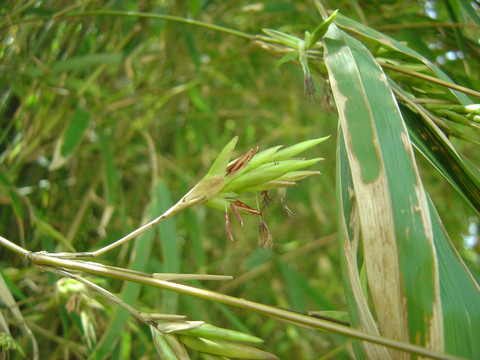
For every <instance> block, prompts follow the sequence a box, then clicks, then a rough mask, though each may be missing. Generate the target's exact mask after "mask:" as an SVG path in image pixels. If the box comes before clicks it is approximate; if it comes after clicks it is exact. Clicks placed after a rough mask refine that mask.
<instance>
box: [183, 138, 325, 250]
mask: <svg viewBox="0 0 480 360" xmlns="http://www.w3.org/2000/svg"><path fill="white" fill-rule="evenodd" d="M327 138H328V137H323V138H319V139H314V140H307V141H304V142H301V143H298V144H296V145H293V146H290V147H287V148H284V149H282V147H281V146H275V147H272V148H269V149H267V150H264V151H261V152H258V147H257V148H254V149H251V150H249V151H248V152H247V153H245V154H244V155H242V156H240V157H239V158H237V159H235V160H233V161H229V160H230V157H231V154H232V152H233V149H234V147H235V145H236V142H237V139H238V138H237V137H235V138H233V139H232V140H231V141H230V142H229V143H228V144H227V145H226V146H225V148H224V149H223V150H222V151H221V152H220V154H219V156H218V157H217V159H216V160H215V162H214V163H213V165H212V167H211V168H210V170H209V171H208V173H207V175H206V176H205V177H204V178H203V179H202V180H201V181H200V182H199V183H198V184H197V185H196V186H195V187H194V189H196V190H195V191H194V193H195V196H196V197H202V198H203V199H204V200H205V203H206V205H207V206H210V207H212V208H215V209H218V210H222V211H224V212H225V225H226V228H227V233H228V236H229V237H230V239H232V240H233V236H232V233H231V228H230V215H229V214H230V213H233V214H234V215H235V216H236V218H237V219H238V221H239V223H240V224H241V225H243V219H242V216H241V215H242V214H243V215H258V216H260V218H262V216H263V215H264V214H263V213H262V212H261V211H260V210H259V209H256V208H254V207H252V206H249V205H247V204H245V203H244V202H243V201H241V200H240V198H243V197H245V196H244V195H245V194H246V193H256V192H261V193H262V194H263V200H264V203H267V202H268V200H272V199H271V198H270V197H269V196H268V191H269V190H271V189H276V188H285V187H289V186H296V185H297V181H298V180H301V179H304V178H306V177H308V176H310V175H316V174H319V172H318V171H312V170H302V169H304V168H306V167H308V166H311V165H313V164H315V163H317V162H318V161H320V160H323V159H322V158H315V159H309V160H305V159H297V158H294V156H296V155H298V154H299V153H301V152H303V151H305V150H307V149H309V148H311V147H313V146H315V145H317V144H319V143H321V142H323V141H325V140H326V139H327ZM212 179H214V180H212ZM202 183H205V184H210V183H213V184H215V185H216V186H214V187H208V186H203V185H202ZM199 189H201V190H202V191H204V193H203V194H202V193H201V192H199ZM192 191H193V189H192ZM187 195H188V194H187ZM187 200H188V198H187ZM282 206H284V208H285V209H286V211H287V213H288V214H289V216H292V213H291V212H290V211H289V210H287V209H288V207H286V205H284V202H283V199H282ZM265 211H266V212H268V208H267V207H266V209H265ZM267 215H268V214H267ZM259 244H260V246H261V247H263V248H265V247H271V244H272V239H271V234H270V232H269V231H268V227H267V225H266V223H265V222H264V221H263V220H262V219H261V220H260V225H259Z"/></svg>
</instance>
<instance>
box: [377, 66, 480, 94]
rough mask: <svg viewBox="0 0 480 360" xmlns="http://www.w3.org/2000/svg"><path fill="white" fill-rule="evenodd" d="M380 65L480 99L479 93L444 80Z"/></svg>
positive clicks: (396, 67) (397, 67)
mask: <svg viewBox="0 0 480 360" xmlns="http://www.w3.org/2000/svg"><path fill="white" fill-rule="evenodd" d="M380 64H381V65H382V67H383V68H386V69H390V70H394V71H397V72H400V73H403V74H406V75H410V76H414V77H416V78H419V79H422V80H426V81H430V82H432V83H434V84H437V85H440V86H445V87H447V88H450V89H453V90H458V91H461V92H463V93H465V94H468V95H471V96H475V97H477V98H480V92H478V91H475V90H472V89H469V88H466V87H464V86H461V85H457V84H454V83H451V82H448V81H444V80H441V79H438V78H436V77H433V76H429V75H425V74H422V73H419V72H416V71H410V70H405V69H402V68H401V67H399V66H395V65H391V64H387V63H385V62H381V63H380Z"/></svg>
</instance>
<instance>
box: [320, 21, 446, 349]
mask: <svg viewBox="0 0 480 360" xmlns="http://www.w3.org/2000/svg"><path fill="white" fill-rule="evenodd" d="M330 29H331V31H329V33H328V37H326V38H325V50H326V52H325V63H326V65H327V69H328V72H329V78H330V83H331V84H332V91H333V94H334V97H335V101H336V104H337V109H338V112H339V116H340V126H341V128H342V135H343V139H342V140H343V141H344V143H345V149H346V155H347V156H346V158H347V161H348V163H349V166H350V170H351V174H352V183H353V188H352V189H350V191H351V194H350V195H349V196H354V197H355V201H356V206H357V208H358V221H359V225H358V230H356V231H355V232H353V234H352V235H353V236H354V237H355V236H359V235H360V234H361V239H362V245H363V252H364V261H365V267H366V272H367V278H368V287H369V290H370V294H371V298H372V301H373V304H374V308H375V313H376V317H377V319H376V320H377V321H378V326H379V330H380V334H382V335H384V336H387V337H391V338H395V339H397V340H402V341H405V342H412V343H416V344H418V345H422V346H425V347H427V348H430V349H435V350H437V351H443V322H442V312H441V301H440V289H439V278H438V264H437V259H436V256H435V249H434V246H433V237H432V228H431V224H430V221H429V210H428V204H427V201H426V197H425V193H424V191H423V187H422V184H421V181H420V177H419V174H418V171H417V168H416V165H415V160H414V156H413V150H412V148H411V146H410V141H409V138H408V134H407V130H406V127H405V125H404V123H403V119H402V116H401V113H400V110H399V108H398V105H397V103H396V100H395V98H394V96H393V93H392V91H391V89H390V88H389V86H388V82H387V79H386V77H385V75H384V74H383V72H382V69H381V68H380V66H379V65H378V63H376V61H375V59H374V58H373V56H372V55H371V53H370V52H369V51H368V50H367V49H366V48H365V47H364V46H363V45H362V44H361V43H360V42H358V41H357V40H355V39H353V38H352V37H350V36H349V35H347V34H345V33H343V32H341V31H340V30H338V28H336V27H335V26H334V25H332V26H331V27H330ZM339 181H340V187H341V188H342V187H344V186H346V187H347V188H348V184H344V183H343V182H342V181H341V180H339ZM344 226H350V224H348V223H346V224H345V225H344ZM345 241H347V240H345ZM366 350H367V351H368V349H366ZM390 354H391V356H392V357H394V358H404V357H405V354H401V353H398V352H396V351H390ZM367 355H368V356H369V355H370V354H368V352H367Z"/></svg>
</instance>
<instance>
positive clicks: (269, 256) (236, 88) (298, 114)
mask: <svg viewBox="0 0 480 360" xmlns="http://www.w3.org/2000/svg"><path fill="white" fill-rule="evenodd" d="M323 3H324V5H325V7H326V8H328V9H335V8H339V9H340V11H341V12H343V13H344V14H346V15H348V16H351V17H353V18H356V19H364V20H366V21H367V22H368V24H369V25H370V26H374V27H375V26H378V27H379V29H382V28H381V26H384V27H383V29H384V30H385V31H386V32H387V33H388V34H389V35H391V36H393V37H396V38H397V39H398V40H405V41H409V45H410V46H411V47H413V48H416V49H417V50H418V51H420V52H422V51H423V52H422V53H423V54H424V55H425V56H427V57H429V58H430V59H431V60H433V61H439V62H442V61H443V60H445V59H446V58H445V54H446V52H447V51H449V49H455V46H456V45H455V43H454V42H452V39H454V38H455V34H454V33H453V32H451V31H447V30H445V31H444V32H443V33H442V34H441V35H442V36H441V37H438V31H437V30H436V29H435V28H422V29H421V30H418V29H415V28H413V29H412V28H409V27H403V26H402V24H411V23H421V22H428V21H431V20H432V19H431V18H429V17H428V16H427V14H426V10H427V9H428V6H429V5H428V4H427V5H428V6H427V5H426V4H424V3H421V2H416V1H407V2H406V3H405V2H402V5H401V7H400V5H398V4H397V3H396V2H392V1H378V2H357V1H344V2H340V3H338V2H330V3H328V2H323ZM428 3H429V4H433V5H435V2H428ZM433 5H432V6H433ZM437 5H438V4H437ZM1 8H2V16H1V18H2V20H1V21H0V41H1V44H0V59H1V64H0V77H1V82H0V91H1V104H0V105H1V118H0V122H1V135H0V174H1V176H0V180H1V185H0V186H1V187H0V234H2V236H4V237H6V238H8V239H10V240H12V241H14V242H16V243H17V244H19V245H21V246H23V247H25V248H26V249H28V250H32V251H39V250H43V249H44V250H47V251H71V250H73V249H75V250H77V251H87V250H94V249H97V248H99V247H101V246H102V245H106V244H108V243H111V242H113V241H114V240H117V239H119V238H120V237H122V236H123V235H125V234H127V233H128V232H130V231H132V230H134V229H135V228H137V227H138V226H140V225H141V224H142V222H145V220H147V219H149V218H152V217H153V216H154V215H155V213H152V211H153V210H152V209H155V210H158V211H159V212H158V213H157V214H156V215H159V214H160V212H161V211H164V210H166V209H167V208H168V207H169V206H170V205H172V204H173V203H174V202H176V201H177V200H178V199H179V198H181V197H182V196H183V195H184V194H185V193H186V192H187V191H188V190H189V189H190V187H191V186H193V185H194V184H195V182H196V181H198V180H199V179H200V178H201V177H202V176H203V175H204V174H205V172H206V171H207V170H208V168H209V166H210V164H211V162H212V161H213V159H214V158H215V156H216V154H217V153H218V151H220V150H221V149H222V147H223V146H224V145H225V144H226V143H227V142H228V141H229V140H230V139H231V138H232V137H234V136H236V135H238V136H239V142H238V144H237V147H236V152H235V154H234V156H239V155H241V154H243V153H244V152H246V151H247V150H249V149H250V148H252V147H255V146H256V145H258V146H259V147H260V149H265V148H267V147H270V146H274V145H278V144H284V145H292V144H294V143H296V142H299V141H303V140H306V139H311V138H316V137H322V136H326V135H332V137H331V138H330V139H329V140H328V141H326V142H324V143H322V144H321V145H319V146H317V147H315V148H313V149H311V150H309V151H308V153H307V154H305V156H308V157H309V158H313V157H318V156H320V157H324V158H325V161H323V162H321V163H319V164H317V165H316V166H315V169H317V170H320V171H321V172H322V175H320V176H314V177H311V178H308V179H306V180H303V181H301V182H300V186H299V187H296V188H291V189H288V191H287V193H286V197H285V200H286V202H287V204H288V206H289V208H290V209H291V210H292V211H293V212H294V213H295V214H296V215H297V216H298V217H297V218H295V219H292V218H289V217H288V216H287V214H286V213H285V212H284V210H283V209H282V207H281V205H280V204H279V203H277V204H271V206H270V216H269V218H268V226H269V229H270V231H271V233H272V235H273V238H274V246H273V249H272V251H267V250H261V249H259V248H258V246H257V234H258V222H257V219H256V218H254V217H251V218H248V217H244V220H245V225H244V226H243V227H241V226H240V225H239V224H238V222H237V221H236V219H234V218H233V219H232V232H233V235H234V237H235V241H234V242H231V241H230V240H229V239H228V236H227V234H226V231H225V220H224V214H223V213H222V212H219V211H216V210H213V209H210V208H206V207H204V206H195V207H194V208H191V209H188V210H186V211H184V212H183V213H180V214H178V215H176V216H175V217H174V218H173V219H171V220H169V221H168V222H166V223H164V224H161V225H159V226H158V228H157V229H156V230H152V231H151V236H154V242H155V243H154V244H155V245H154V246H153V247H152V248H151V249H150V248H149V249H148V252H147V255H146V256H145V257H144V258H143V259H141V260H142V261H141V263H142V266H141V269H139V270H144V271H147V272H164V271H166V272H181V273H215V274H227V275H232V276H234V277H235V279H234V280H233V281H229V282H224V283H216V282H208V283H207V282H205V283H203V284H198V283H195V284H196V285H199V286H205V287H206V288H208V289H211V290H214V291H219V292H222V293H226V294H229V295H232V296H237V297H242V298H246V299H249V300H253V301H257V302H261V303H266V304H270V305H274V306H279V307H285V308H291V309H294V310H298V311H307V310H338V311H346V304H345V300H344V295H343V286H342V279H341V270H340V266H339V259H338V252H339V249H338V245H337V241H336V229H337V225H336V207H335V156H336V132H337V116H336V114H335V112H334V110H333V107H332V106H331V101H332V100H331V98H330V95H329V90H328V86H329V85H328V83H327V82H326V79H325V78H323V76H322V75H321V74H322V73H321V71H318V69H317V68H316V66H317V65H316V64H315V63H314V64H313V66H312V72H313V74H314V80H315V86H316V90H317V92H316V98H315V102H311V101H309V100H308V99H307V98H306V97H305V96H304V89H303V86H304V84H303V73H302V71H301V68H300V67H299V66H298V65H297V64H294V63H285V64H283V65H282V66H280V67H278V66H277V61H278V59H279V56H278V55H277V54H270V53H268V52H267V51H265V50H263V49H262V48H260V47H259V46H258V45H256V44H255V43H254V42H253V41H250V40H248V39H245V38H242V37H238V36H234V35H230V34H227V33H224V32H221V31H217V30H214V29H209V28H203V27H198V26H193V25H188V24H185V23H178V22H173V21H164V20H157V19H150V18H146V17H144V18H142V17H140V18H139V17H137V16H131V17H128V16H119V15H112V14H106V13H105V14H103V15H98V14H89V13H88V12H89V11H97V10H120V11H138V12H146V13H153V14H168V15H173V16H179V17H182V18H187V19H188V18H193V19H197V20H201V21H204V22H206V23H209V24H216V25H219V26H224V27H226V28H229V29H235V30H239V31H241V32H244V33H247V34H250V35H255V34H261V29H262V28H272V29H277V30H281V31H286V32H292V33H296V34H302V33H303V31H305V30H313V29H314V28H315V27H316V26H317V24H318V23H320V22H321V17H320V16H319V14H318V13H317V11H316V9H315V7H314V5H313V3H312V2H310V1H298V2H293V1H292V2H268V1H265V2H257V3H251V2H249V1H234V2H224V1H185V2H183V1H178V2H177V1H110V2H99V1H73V2H72V1H68V2H67V1H55V2H53V1H27V2H15V1H12V2H3V3H2V7H1ZM433 8H434V9H435V10H436V11H437V15H438V21H441V20H442V19H443V18H446V16H447V13H446V10H445V9H444V8H443V7H441V6H437V7H433ZM76 13H83V15H81V16H78V15H75V14H76ZM365 14H367V15H365ZM392 24H398V25H399V26H398V27H397V28H395V27H392ZM385 26H390V28H388V27H385ZM420 35H421V36H420ZM436 37H437V38H436ZM435 38H436V43H441V44H442V46H438V47H431V48H428V46H427V45H428V44H429V41H433V40H432V39H435ZM428 39H430V40H428ZM422 44H423V46H422ZM448 46H450V48H448ZM467 46H472V44H467ZM477 51H478V49H477ZM442 56H443V58H442ZM442 59H443V60H442ZM465 64H466V65H465ZM443 65H444V66H443V69H444V70H446V71H447V72H449V73H450V75H452V76H453V77H454V79H455V80H456V81H458V82H459V83H460V84H463V85H466V86H469V85H471V84H470V83H469V76H471V75H469V72H470V74H471V73H472V71H474V70H475V69H473V70H472V67H471V64H468V63H467V62H464V61H462V59H460V58H456V59H453V60H445V64H443ZM477 70H478V64H477ZM455 144H456V145H457V146H459V148H461V149H462V150H463V151H464V152H465V153H466V154H467V156H469V157H470V158H472V159H475V155H478V148H477V147H476V146H475V145H472V144H470V143H465V142H460V141H456V142H455ZM419 162H420V166H421V170H422V177H423V181H424V183H425V186H426V187H427V190H428V191H429V192H430V194H431V195H432V197H433V198H434V202H435V204H436V205H437V208H438V210H439V212H440V214H441V216H442V218H443V219H444V221H445V225H446V227H447V230H448V231H449V233H450V235H451V237H452V239H453V241H454V242H455V243H456V244H457V245H458V246H459V247H460V249H462V248H463V245H462V241H463V237H462V235H463V234H465V233H467V232H468V227H469V224H470V222H471V221H472V220H471V217H472V216H473V212H471V211H470V210H469V209H468V207H467V206H466V205H465V204H464V203H463V202H461V200H460V199H458V198H457V196H456V195H455V194H454V193H453V191H452V190H450V189H449V187H448V185H447V184H446V182H445V181H444V180H443V179H442V178H441V177H440V176H439V175H438V174H437V173H436V172H434V171H432V169H431V168H430V167H429V165H428V164H426V163H424V161H423V159H419ZM281 196H282V194H272V197H276V198H277V199H279V198H280V197H281ZM253 201H254V200H253ZM149 209H150V210H149ZM149 211H150V212H149ZM131 247H132V244H129V245H125V246H123V247H122V248H121V249H120V250H118V249H116V250H113V251H111V252H110V253H108V254H105V255H104V256H102V259H101V261H102V262H105V263H109V264H113V265H116V266H123V267H130V268H131V267H132V264H131V261H132V259H133V258H134V256H135V255H134V254H132V253H131V251H130V249H131ZM462 251H463V250H462ZM464 255H466V256H468V257H467V262H469V263H470V264H472V265H473V262H474V258H473V257H472V256H473V255H474V253H470V252H466V251H464ZM137 261H139V259H137ZM135 266H136V265H135V264H134V266H133V268H135ZM0 268H1V269H2V272H3V274H4V275H6V276H7V277H8V278H9V279H10V280H11V282H12V283H11V284H10V286H11V291H12V292H14V294H15V295H16V296H17V298H18V300H19V301H20V302H21V308H22V310H23V311H24V316H25V318H26V319H27V320H28V323H29V325H31V327H32V330H33V331H34V333H35V335H36V336H37V338H38V340H39V342H40V344H41V354H42V355H43V356H47V355H49V356H53V357H50V358H64V355H65V354H70V355H71V358H82V356H86V354H87V350H86V346H87V345H85V343H84V340H83V339H82V334H83V333H84V328H82V325H81V321H79V318H78V316H77V317H75V311H73V312H70V313H69V312H68V311H67V309H68V304H70V306H71V305H72V304H71V303H69V301H70V302H71V301H72V300H71V298H70V300H68V299H64V298H62V297H61V296H54V295H52V294H57V292H56V286H57V285H55V282H56V280H57V278H56V277H55V276H53V275H46V274H42V273H40V272H39V271H38V270H37V269H34V268H30V267H24V263H23V260H22V259H21V258H14V257H12V256H11V254H10V253H8V252H7V251H6V250H4V249H0ZM103 285H104V286H106V287H107V288H108V289H110V290H112V291H113V292H120V291H121V290H122V286H123V284H122V283H121V282H120V281H111V280H109V282H108V283H107V282H104V283H103ZM57 288H58V286H57ZM89 296H91V297H92V298H95V299H96V300H97V301H99V302H100V303H102V305H103V306H104V309H103V310H98V309H95V308H94V307H93V306H89V305H86V304H87V303H86V300H85V299H84V300H83V302H82V301H81V300H78V299H77V300H75V301H78V304H81V305H78V306H82V307H84V308H86V309H88V311H87V312H88V314H89V317H90V319H91V323H92V324H94V328H95V332H96V334H97V337H98V339H100V338H101V336H102V334H104V333H106V332H108V329H109V327H110V326H111V323H110V322H109V321H110V319H111V317H112V316H113V314H115V311H116V307H115V306H114V305H113V304H111V303H109V302H108V301H106V300H105V299H103V298H101V297H100V296H98V295H96V294H90V295H89ZM134 304H135V306H136V307H138V308H141V309H144V310H145V309H148V310H150V311H157V312H168V313H178V314H186V315H188V317H189V319H191V320H204V321H206V322H209V323H212V324H214V325H217V326H223V327H227V328H232V329H238V330H241V331H246V332H249V333H253V334H254V335H256V336H259V337H262V338H263V339H265V341H266V345H265V348H266V349H268V350H269V351H271V352H273V353H275V354H277V355H278V356H279V357H280V358H282V359H288V358H297V359H314V358H320V357H321V356H323V355H327V357H328V356H329V355H328V354H329V352H332V353H331V354H332V356H334V357H335V358H343V357H345V358H348V357H349V356H350V351H349V350H348V346H347V347H345V346H346V345H348V340H347V339H345V338H342V337H340V336H337V335H334V334H329V333H318V332H313V331H309V330H303V329H298V328H296V327H293V326H289V325H285V324H282V323H278V322H276V321H274V320H272V319H268V318H264V317H261V316H258V315H256V314H249V313H248V312H246V311H242V310H238V309H231V308H226V307H225V306H222V305H219V304H215V303H208V302H206V301H203V300H198V299H194V298H192V297H187V296H184V295H176V294H173V295H172V294H167V293H165V292H163V291H160V290H158V289H150V288H142V289H141V290H140V291H139V293H138V295H137V296H136V298H135V300H134ZM14 328H15V327H14ZM17 330H18V329H17ZM18 332H19V333H18V336H19V337H20V336H21V335H20V333H21V332H20V330H18ZM117 340H120V339H117ZM121 340H122V341H120V342H118V346H117V344H115V343H112V349H113V351H114V354H115V355H114V358H115V356H118V358H137V359H139V358H141V357H142V356H144V357H145V356H151V355H152V354H153V353H154V349H153V345H152V342H151V338H150V335H149V332H148V329H146V328H143V327H142V326H139V325H138V324H137V323H135V322H134V321H132V322H131V323H129V324H128V325H125V326H124V328H123V330H122V334H121ZM20 342H21V340H20ZM22 344H23V343H22ZM23 345H25V344H23ZM25 346H27V348H28V345H25ZM344 347H345V349H344ZM337 351H339V353H337ZM299 354H301V355H299ZM333 354H335V355H333Z"/></svg>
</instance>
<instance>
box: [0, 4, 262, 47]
mask: <svg viewBox="0 0 480 360" xmlns="http://www.w3.org/2000/svg"><path fill="white" fill-rule="evenodd" d="M97 15H107V16H124V17H136V18H144V19H155V20H167V21H173V22H178V23H183V24H188V25H193V26H198V27H203V28H205V29H209V30H214V31H218V32H222V33H225V34H229V35H234V36H238V37H241V38H244V39H248V40H252V38H253V35H250V34H248V33H245V32H243V31H239V30H234V29H229V28H227V27H224V26H220V25H215V24H209V23H206V22H204V21H200V20H194V19H188V18H184V17H180V16H173V15H166V14H152V13H145V12H140V11H120V10H92V11H83V12H72V13H65V10H62V11H60V12H58V13H57V14H55V15H53V19H59V20H61V19H64V18H72V17H87V16H97ZM51 20H52V16H48V17H38V18H33V19H32V18H30V19H27V20H26V21H8V22H5V21H4V22H2V23H0V28H3V27H7V26H10V25H15V24H22V23H29V24H30V23H36V22H46V21H51Z"/></svg>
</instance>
